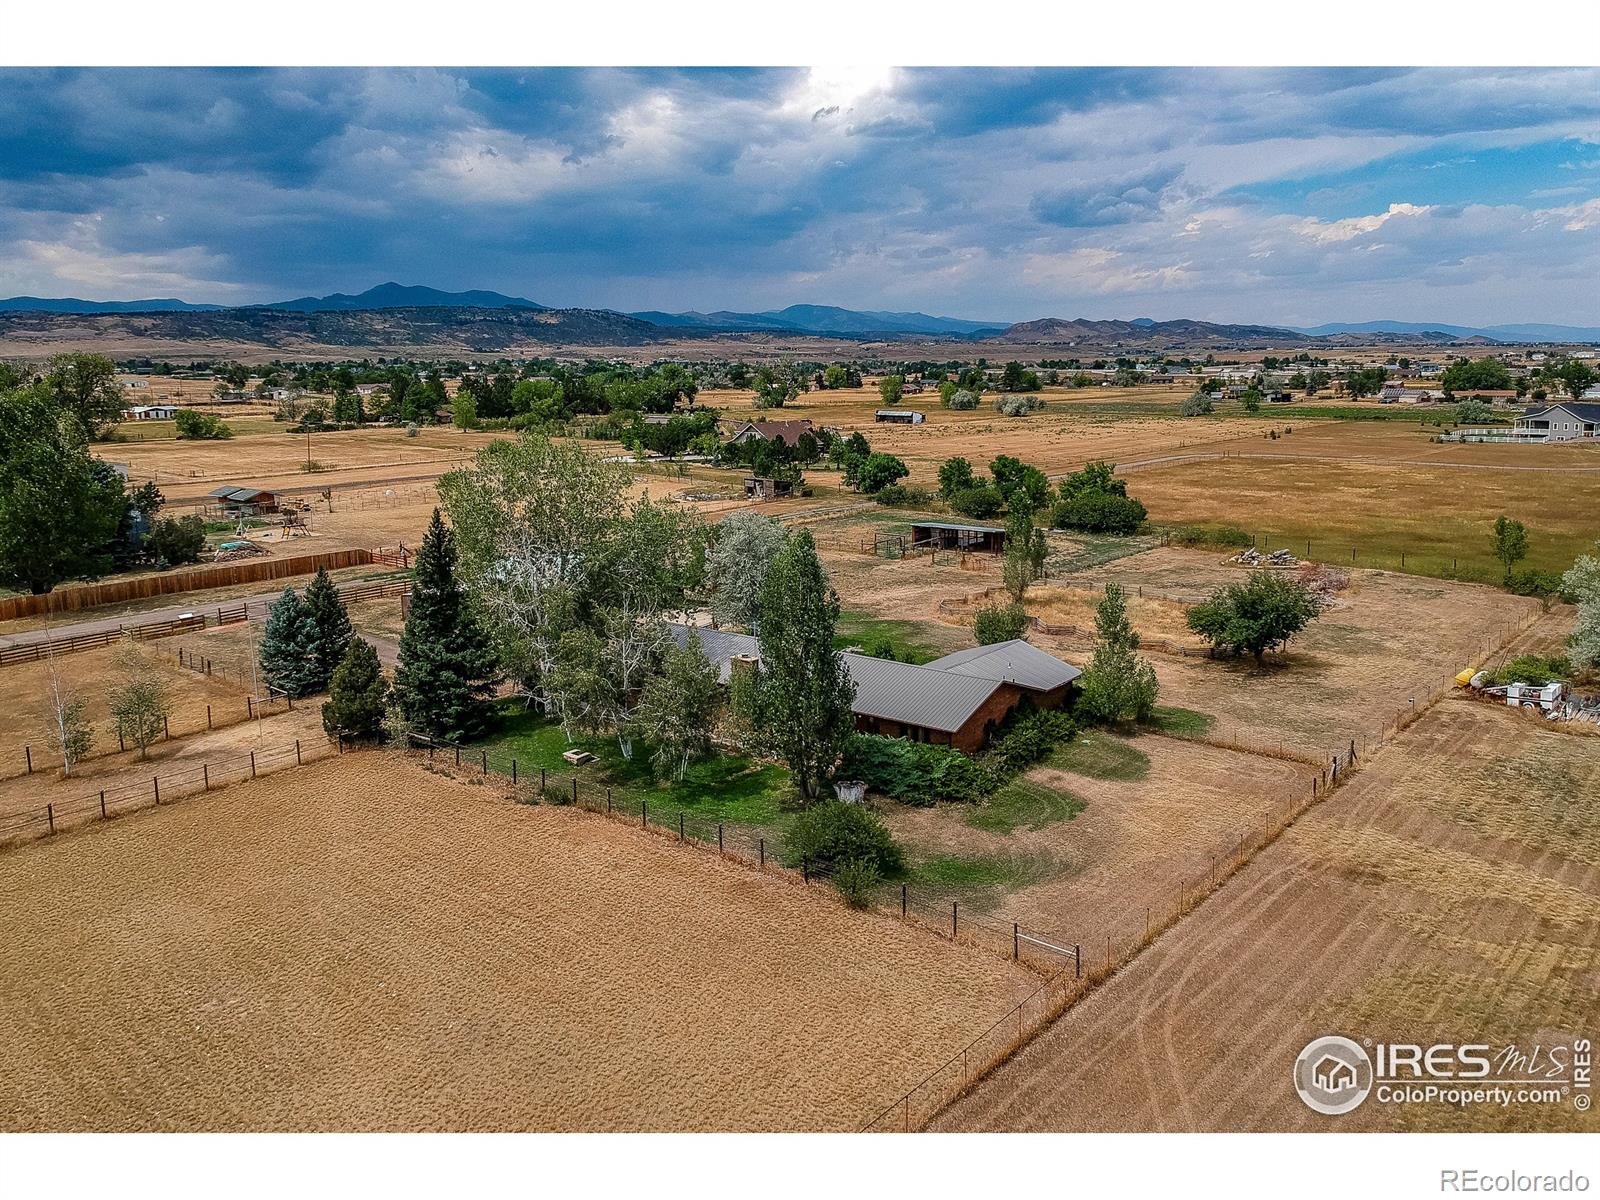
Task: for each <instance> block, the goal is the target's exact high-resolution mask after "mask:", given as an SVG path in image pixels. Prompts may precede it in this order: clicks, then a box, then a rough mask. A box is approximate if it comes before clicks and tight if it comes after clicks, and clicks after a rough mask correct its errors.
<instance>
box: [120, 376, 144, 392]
mask: <svg viewBox="0 0 1600 1200" xmlns="http://www.w3.org/2000/svg"><path fill="white" fill-rule="evenodd" d="M122 386H123V387H125V388H132V389H133V390H135V391H138V390H140V389H143V388H148V387H149V386H150V381H149V380H148V379H124V380H123V381H122Z"/></svg>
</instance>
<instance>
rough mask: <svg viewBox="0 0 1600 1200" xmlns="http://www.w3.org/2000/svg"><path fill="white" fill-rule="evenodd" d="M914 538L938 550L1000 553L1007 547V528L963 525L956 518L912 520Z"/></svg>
mask: <svg viewBox="0 0 1600 1200" xmlns="http://www.w3.org/2000/svg"><path fill="white" fill-rule="evenodd" d="M911 541H912V543H913V544H914V545H916V546H925V547H931V548H932V549H935V550H971V551H973V552H974V553H977V554H999V553H1001V552H1002V551H1004V550H1005V548H1006V531H1005V530H1004V529H1002V528H999V527H997V526H994V525H962V524H959V523H956V522H953V521H913V522H911Z"/></svg>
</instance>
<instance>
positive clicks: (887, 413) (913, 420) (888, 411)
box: [872, 408, 928, 425]
mask: <svg viewBox="0 0 1600 1200" xmlns="http://www.w3.org/2000/svg"><path fill="white" fill-rule="evenodd" d="M872 419H873V420H874V421H877V422H879V423H881V424H884V425H921V424H922V423H923V422H924V421H926V420H927V419H928V418H927V417H926V416H924V415H923V414H922V413H919V412H917V411H915V410H914V409H909V408H880V409H878V410H877V411H876V412H874V413H873V414H872Z"/></svg>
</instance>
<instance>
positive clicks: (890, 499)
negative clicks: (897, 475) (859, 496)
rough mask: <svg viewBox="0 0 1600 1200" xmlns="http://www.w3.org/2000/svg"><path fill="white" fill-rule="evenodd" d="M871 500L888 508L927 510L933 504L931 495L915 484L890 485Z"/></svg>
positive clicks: (925, 489)
mask: <svg viewBox="0 0 1600 1200" xmlns="http://www.w3.org/2000/svg"><path fill="white" fill-rule="evenodd" d="M873 499H874V500H876V501H877V502H878V503H879V504H883V505H887V506H888V507H890V508H927V507H928V505H930V504H932V503H933V493H932V492H930V491H928V489H927V488H925V487H918V486H917V485H916V484H904V483H891V484H890V485H889V486H888V487H886V488H882V489H880V490H879V491H878V494H877V495H876V496H874V497H873Z"/></svg>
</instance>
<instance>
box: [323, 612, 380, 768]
mask: <svg viewBox="0 0 1600 1200" xmlns="http://www.w3.org/2000/svg"><path fill="white" fill-rule="evenodd" d="M388 702H389V684H388V681H387V680H385V679H384V677H383V668H382V667H381V666H380V665H379V663H378V652H377V650H375V649H373V646H372V643H371V642H369V641H367V640H366V639H365V638H358V637H353V638H351V639H350V645H349V647H348V648H347V649H346V650H345V652H344V657H343V658H342V659H341V660H340V661H339V666H338V668H337V669H336V670H335V671H334V673H333V682H332V685H331V686H330V687H329V689H328V700H327V703H325V704H324V705H323V706H322V727H323V728H324V729H325V730H327V731H328V736H329V737H337V738H347V739H349V740H350V741H356V742H366V741H377V740H378V739H379V737H380V736H381V735H382V733H383V715H384V708H385V706H386V705H387V704H388Z"/></svg>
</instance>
